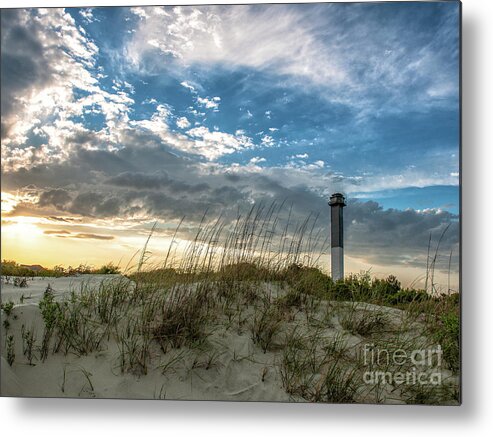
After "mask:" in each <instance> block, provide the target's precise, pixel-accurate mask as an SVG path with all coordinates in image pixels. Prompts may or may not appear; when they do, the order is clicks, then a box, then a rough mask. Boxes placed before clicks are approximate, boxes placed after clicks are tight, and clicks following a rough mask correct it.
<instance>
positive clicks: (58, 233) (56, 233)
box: [43, 229, 115, 240]
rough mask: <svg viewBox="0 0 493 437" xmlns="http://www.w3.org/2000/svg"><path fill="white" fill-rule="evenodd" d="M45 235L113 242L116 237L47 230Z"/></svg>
mask: <svg viewBox="0 0 493 437" xmlns="http://www.w3.org/2000/svg"><path fill="white" fill-rule="evenodd" d="M43 233H44V234H45V235H54V236H56V237H59V238H77V239H80V240H113V239H114V238H115V237H113V236H112V235H101V234H91V233H83V232H80V233H72V232H70V231H67V230H64V229H61V230H46V231H44V232H43Z"/></svg>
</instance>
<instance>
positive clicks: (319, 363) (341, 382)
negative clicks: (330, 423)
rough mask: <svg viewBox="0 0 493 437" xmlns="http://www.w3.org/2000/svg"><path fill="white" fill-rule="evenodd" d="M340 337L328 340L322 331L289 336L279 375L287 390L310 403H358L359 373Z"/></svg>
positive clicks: (297, 333)
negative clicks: (346, 355) (356, 400)
mask: <svg viewBox="0 0 493 437" xmlns="http://www.w3.org/2000/svg"><path fill="white" fill-rule="evenodd" d="M345 348H346V345H345V342H344V341H343V340H342V339H341V337H336V338H333V339H332V340H329V341H327V339H325V338H324V337H323V336H322V333H321V331H319V330H316V331H315V332H313V333H311V334H308V335H303V334H301V333H300V332H299V331H298V330H296V329H294V330H293V331H292V332H290V333H289V334H288V335H287V336H286V341H285V347H284V349H283V352H282V359H281V364H280V367H279V372H280V376H281V381H282V384H283V387H284V389H285V390H286V391H287V392H288V393H289V394H291V395H294V396H299V397H301V398H303V399H305V400H307V401H310V402H344V403H351V402H355V396H356V392H357V388H358V383H359V382H360V381H359V380H358V376H359V374H358V373H357V368H356V367H354V365H353V364H352V363H351V362H350V361H348V360H346V359H345V356H344V350H345Z"/></svg>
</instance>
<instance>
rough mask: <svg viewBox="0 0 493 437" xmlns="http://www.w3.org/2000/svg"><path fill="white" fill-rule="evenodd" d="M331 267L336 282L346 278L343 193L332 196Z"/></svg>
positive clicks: (330, 202)
mask: <svg viewBox="0 0 493 437" xmlns="http://www.w3.org/2000/svg"><path fill="white" fill-rule="evenodd" d="M329 205H330V248H331V250H330V255H331V257H330V267H331V276H332V279H333V280H334V281H337V280H338V279H343V278H344V220H343V214H342V209H343V208H344V207H345V206H346V199H345V198H344V196H343V195H342V194H341V193H334V194H332V196H330V200H329Z"/></svg>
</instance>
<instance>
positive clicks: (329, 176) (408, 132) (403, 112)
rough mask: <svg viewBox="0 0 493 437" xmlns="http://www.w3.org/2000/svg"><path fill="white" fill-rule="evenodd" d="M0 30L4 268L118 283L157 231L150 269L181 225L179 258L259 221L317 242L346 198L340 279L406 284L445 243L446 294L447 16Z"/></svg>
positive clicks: (342, 9)
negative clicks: (207, 237)
mask: <svg viewBox="0 0 493 437" xmlns="http://www.w3.org/2000/svg"><path fill="white" fill-rule="evenodd" d="M1 30H2V32H1V33H2V41H1V50H2V51H1V73H2V80H1V136H2V148H1V152H2V180H1V182H2V240H1V241H2V254H1V256H2V259H14V260H16V261H18V262H21V263H29V264H33V263H36V264H42V265H44V266H47V267H50V266H53V265H56V264H63V265H65V266H68V265H69V264H71V265H78V264H81V263H88V264H92V265H101V264H102V263H105V262H109V261H113V262H115V263H120V264H121V265H125V264H126V263H127V262H128V261H129V260H130V258H131V257H132V255H134V253H135V252H136V251H137V250H139V249H142V247H143V245H144V242H145V240H146V237H147V234H148V232H149V229H150V228H151V227H152V225H153V223H154V222H155V221H157V229H156V233H155V235H154V236H153V238H152V240H151V245H150V249H151V251H152V252H153V253H154V255H155V256H156V257H159V254H161V253H163V251H164V250H165V249H166V247H167V244H168V243H169V241H170V236H171V235H172V233H173V231H174V229H175V228H176V225H177V223H178V222H179V221H180V219H181V218H182V217H185V220H184V226H183V228H182V231H181V232H180V235H179V238H180V239H182V240H186V239H187V238H189V237H190V236H191V235H192V234H193V233H194V231H195V229H196V227H197V225H198V223H199V222H200V220H201V218H202V216H203V214H204V212H205V210H208V217H210V219H211V220H212V219H213V218H215V217H217V216H218V215H219V214H221V213H222V214H223V216H224V217H225V219H226V220H228V219H230V220H231V221H232V220H233V219H234V217H235V216H236V214H237V213H238V211H246V210H247V209H248V208H249V207H250V206H251V205H252V204H254V203H259V202H264V203H268V202H271V201H279V202H282V201H285V202H286V204H287V205H292V214H293V218H294V219H298V220H303V218H304V217H306V215H307V214H309V213H310V212H313V213H315V214H317V213H319V214H320V226H325V227H326V228H327V231H328V226H329V210H328V208H329V207H328V206H327V200H328V197H329V196H330V194H331V193H333V192H335V191H342V192H343V193H344V194H345V195H346V197H347V199H348V206H347V208H346V209H345V211H344V212H345V238H346V256H347V258H346V266H347V267H346V270H347V271H354V272H359V271H360V270H367V269H370V268H371V272H372V273H374V274H376V275H385V276H386V275H388V274H391V273H392V274H396V275H397V276H398V277H399V278H401V279H402V281H403V282H404V284H409V283H411V282H412V281H413V280H414V279H417V278H420V277H421V278H422V276H423V272H424V268H425V266H426V256H427V247H428V241H429V236H430V234H431V235H432V241H433V244H434V245H436V243H437V240H438V238H439V236H440V234H441V232H442V231H443V230H444V229H445V228H446V227H447V226H449V228H448V230H447V232H446V234H445V236H444V238H443V240H442V242H441V246H440V254H441V256H440V259H439V267H440V269H441V273H440V274H439V275H438V276H439V279H440V280H441V281H442V283H445V282H446V281H447V269H448V260H449V255H450V253H451V252H452V264H451V268H452V278H451V281H452V285H453V286H454V287H457V286H458V268H459V263H458V257H459V216H458V214H459V128H460V124H459V40H458V38H459V4H458V3H455V2H437V3H421V2H416V3H407V4H404V3H394V4H392V3H374V4H359V3H354V4H306V5H301V4H299V5H253V6H200V7H192V6H190V7H134V8H127V7H118V8H85V9H78V8H69V9H65V10H63V9H30V10H23V9H18V10H6V9H3V10H2V12H1ZM434 247H435V246H432V248H434ZM322 261H323V263H325V264H324V265H323V267H324V268H326V269H327V268H328V265H329V263H328V261H327V260H326V259H325V258H322ZM325 266H326V267H325Z"/></svg>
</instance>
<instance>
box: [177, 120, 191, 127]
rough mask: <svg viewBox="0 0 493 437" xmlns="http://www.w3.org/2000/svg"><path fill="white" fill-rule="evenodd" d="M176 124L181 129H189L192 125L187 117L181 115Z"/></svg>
mask: <svg viewBox="0 0 493 437" xmlns="http://www.w3.org/2000/svg"><path fill="white" fill-rule="evenodd" d="M176 125H177V126H178V127H179V128H180V129H187V128H189V127H190V122H189V121H188V119H187V117H180V118H179V119H178V120H176Z"/></svg>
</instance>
